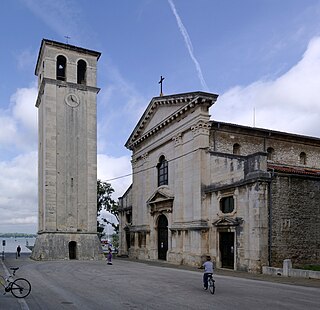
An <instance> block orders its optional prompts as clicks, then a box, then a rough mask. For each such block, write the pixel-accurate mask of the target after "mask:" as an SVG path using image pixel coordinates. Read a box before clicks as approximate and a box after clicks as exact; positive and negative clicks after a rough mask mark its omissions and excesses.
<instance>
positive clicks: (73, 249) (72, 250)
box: [69, 241, 77, 259]
mask: <svg viewBox="0 0 320 310" xmlns="http://www.w3.org/2000/svg"><path fill="white" fill-rule="evenodd" d="M69 259H77V242H75V241H70V242H69Z"/></svg>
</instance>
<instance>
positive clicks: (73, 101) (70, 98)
mask: <svg viewBox="0 0 320 310" xmlns="http://www.w3.org/2000/svg"><path fill="white" fill-rule="evenodd" d="M65 102H66V104H67V105H68V106H70V107H71V108H75V107H77V106H78V105H79V104H80V99H79V97H78V96H77V95H76V94H68V95H66V97H65Z"/></svg>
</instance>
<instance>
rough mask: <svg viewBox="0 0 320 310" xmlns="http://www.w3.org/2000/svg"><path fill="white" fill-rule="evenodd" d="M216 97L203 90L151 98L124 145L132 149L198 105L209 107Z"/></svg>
mask: <svg viewBox="0 0 320 310" xmlns="http://www.w3.org/2000/svg"><path fill="white" fill-rule="evenodd" d="M217 98H218V95H215V94H210V93H205V92H192V93H185V94H177V95H171V96H162V97H154V98H152V100H151V101H150V103H149V105H148V107H147V108H146V110H145V112H144V113H143V115H142V117H141V118H140V120H139V122H138V124H137V125H136V127H135V128H134V130H133V132H132V133H131V135H130V137H129V139H128V141H127V142H126V144H125V146H126V147H127V148H128V149H130V150H133V148H134V147H135V146H136V145H137V144H139V143H140V142H142V141H144V140H145V139H147V138H149V137H151V136H152V135H153V134H155V133H157V132H159V131H160V130H163V129H164V128H165V127H167V126H170V124H172V123H173V122H176V121H178V120H179V119H180V118H182V117H185V116H186V115H187V114H188V113H192V112H193V111H194V109H195V108H196V107H197V106H198V105H205V106H207V107H208V108H209V107H210V106H211V105H212V104H213V103H214V102H215V101H216V100H217Z"/></svg>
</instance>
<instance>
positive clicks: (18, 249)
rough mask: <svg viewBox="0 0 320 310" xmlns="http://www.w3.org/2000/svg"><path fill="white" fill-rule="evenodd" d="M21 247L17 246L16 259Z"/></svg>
mask: <svg viewBox="0 0 320 310" xmlns="http://www.w3.org/2000/svg"><path fill="white" fill-rule="evenodd" d="M20 252H21V247H20V245H18V246H17V255H16V258H18V257H20Z"/></svg>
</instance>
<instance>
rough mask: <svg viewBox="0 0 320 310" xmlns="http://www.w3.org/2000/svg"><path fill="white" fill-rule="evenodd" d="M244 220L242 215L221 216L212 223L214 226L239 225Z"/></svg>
mask: <svg viewBox="0 0 320 310" xmlns="http://www.w3.org/2000/svg"><path fill="white" fill-rule="evenodd" d="M242 222H243V219H242V218H240V217H236V218H232V217H221V218H219V219H217V220H215V221H214V222H213V223H212V225H213V226H218V227H219V226H220V227H221V226H238V225H240V224H241V223H242Z"/></svg>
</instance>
